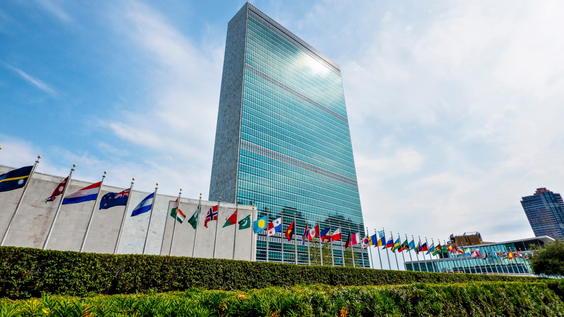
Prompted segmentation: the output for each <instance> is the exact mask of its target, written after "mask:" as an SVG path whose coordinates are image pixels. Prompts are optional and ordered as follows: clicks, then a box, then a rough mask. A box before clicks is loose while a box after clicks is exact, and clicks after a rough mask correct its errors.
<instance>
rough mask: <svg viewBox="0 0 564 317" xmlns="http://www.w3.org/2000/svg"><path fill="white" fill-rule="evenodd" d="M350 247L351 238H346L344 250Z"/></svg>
mask: <svg viewBox="0 0 564 317" xmlns="http://www.w3.org/2000/svg"><path fill="white" fill-rule="evenodd" d="M350 246H351V236H347V242H345V249H346V248H348V247H350Z"/></svg>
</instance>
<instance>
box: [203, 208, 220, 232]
mask: <svg viewBox="0 0 564 317" xmlns="http://www.w3.org/2000/svg"><path fill="white" fill-rule="evenodd" d="M218 214H219V211H218V206H217V205H215V206H213V207H210V209H208V213H207V214H206V219H205V220H204V227H206V228H207V227H208V222H210V221H213V220H217V215H218Z"/></svg>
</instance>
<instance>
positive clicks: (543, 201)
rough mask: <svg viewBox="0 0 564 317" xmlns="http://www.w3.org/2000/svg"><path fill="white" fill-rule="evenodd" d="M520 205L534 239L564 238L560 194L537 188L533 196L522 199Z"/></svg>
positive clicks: (563, 211)
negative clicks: (545, 237) (544, 237)
mask: <svg viewBox="0 0 564 317" xmlns="http://www.w3.org/2000/svg"><path fill="white" fill-rule="evenodd" d="M521 205H522V206H523V209H524V210H525V214H526V215H527V219H529V223H530V224H531V228H532V229H533V232H534V233H535V236H536V237H540V236H549V237H551V238H554V239H561V238H563V237H564V201H562V196H560V194H558V193H553V192H551V191H550V190H548V189H546V188H537V190H536V192H535V194H534V195H532V196H525V197H523V198H522V200H521Z"/></svg>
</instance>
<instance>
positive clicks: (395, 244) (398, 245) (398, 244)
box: [392, 238, 401, 252]
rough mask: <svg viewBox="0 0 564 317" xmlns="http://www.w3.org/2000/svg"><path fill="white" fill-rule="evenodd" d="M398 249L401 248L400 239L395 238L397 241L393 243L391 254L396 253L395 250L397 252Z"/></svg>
mask: <svg viewBox="0 0 564 317" xmlns="http://www.w3.org/2000/svg"><path fill="white" fill-rule="evenodd" d="M400 247H401V243H400V238H397V240H396V241H394V246H393V247H392V252H396V250H398V249H399V248H400Z"/></svg>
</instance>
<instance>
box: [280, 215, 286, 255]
mask: <svg viewBox="0 0 564 317" xmlns="http://www.w3.org/2000/svg"><path fill="white" fill-rule="evenodd" d="M280 227H282V230H284V209H282V210H281V211H280ZM280 233H282V232H280ZM284 242H285V241H284V235H283V236H282V237H280V249H281V250H282V263H284Z"/></svg>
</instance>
